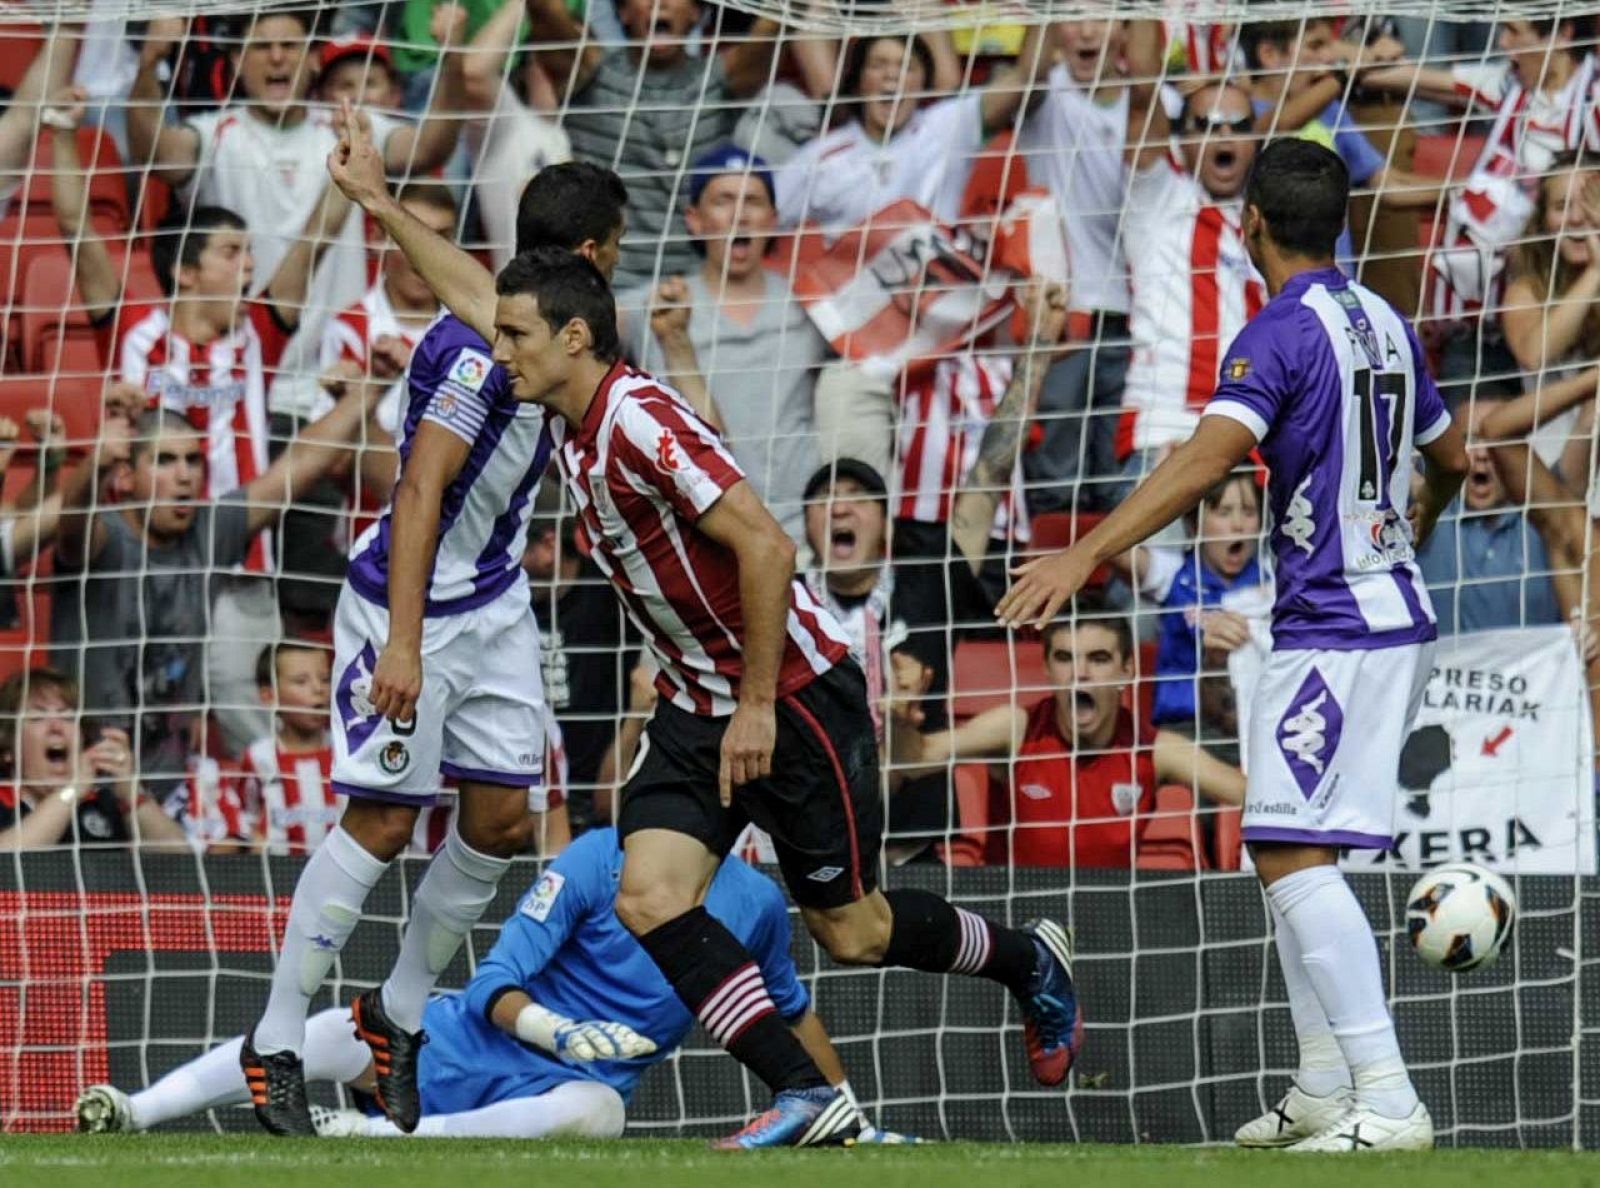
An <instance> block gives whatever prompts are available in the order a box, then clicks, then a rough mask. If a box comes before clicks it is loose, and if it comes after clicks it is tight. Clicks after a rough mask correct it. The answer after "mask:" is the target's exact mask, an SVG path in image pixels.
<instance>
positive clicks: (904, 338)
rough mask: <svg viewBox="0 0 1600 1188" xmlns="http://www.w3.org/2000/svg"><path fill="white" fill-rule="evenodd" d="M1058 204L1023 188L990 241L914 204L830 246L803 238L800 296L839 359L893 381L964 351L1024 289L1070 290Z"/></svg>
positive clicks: (899, 205)
mask: <svg viewBox="0 0 1600 1188" xmlns="http://www.w3.org/2000/svg"><path fill="white" fill-rule="evenodd" d="M1070 272H1071V268H1070V262H1069V256H1068V254H1067V245H1066V237H1065V235H1064V234H1063V231H1062V224H1061V214H1060V211H1059V209H1058V208H1057V206H1056V203H1055V199H1053V198H1051V197H1050V196H1049V195H1047V194H1044V193H1042V192H1039V191H1024V192H1023V193H1022V194H1020V195H1018V197H1017V199H1016V201H1015V202H1013V203H1012V205H1011V206H1010V207H1009V208H1008V210H1007V213H1006V215H1005V216H1004V217H1003V218H1002V219H1001V220H1000V221H999V224H998V225H997V226H996V227H995V229H994V234H993V236H992V238H986V237H984V236H983V235H980V234H979V233H978V232H976V231H974V230H972V229H969V228H966V227H952V226H950V225H948V224H946V223H943V222H941V221H940V220H938V219H936V218H934V216H933V215H932V214H930V213H929V212H928V210H927V209H926V208H924V207H922V206H920V205H918V204H917V203H915V202H912V201H911V200H910V199H900V200H899V201H896V202H892V203H890V204H889V205H888V206H885V207H884V208H883V209H882V210H880V211H878V212H877V214H875V215H873V216H872V217H871V218H869V219H868V220H867V221H866V222H864V223H862V224H861V226H859V227H857V228H855V229H854V230H853V231H849V232H846V233H845V234H843V235H841V236H839V237H838V238H837V239H835V240H833V241H832V242H828V241H826V240H825V239H824V238H823V237H821V236H818V235H803V236H802V237H801V241H800V243H799V245H798V247H797V249H796V257H795V280H794V291H795V295H796V296H797V297H799V299H800V301H801V303H802V304H803V305H804V306H805V308H806V312H807V313H808V314H810V316H811V320H812V322H813V323H814V324H815V325H816V327H817V329H818V330H819V331H821V333H822V336H823V337H824V338H826V339H827V340H828V341H829V343H831V344H832V346H833V349H834V350H835V351H837V352H838V353H839V354H840V356H842V357H843V358H846V359H850V360H853V361H855V362H857V363H860V364H861V365H862V367H863V368H864V369H866V370H867V371H869V372H871V373H872V374H874V375H877V376H879V377H881V378H885V379H891V378H893V377H894V376H897V375H899V374H900V373H901V372H902V371H904V370H906V368H907V366H908V365H909V364H911V363H913V362H914V361H916V360H919V359H929V360H931V359H937V358H939V357H941V356H944V355H948V354H951V353H954V352H957V351H960V350H962V349H964V348H965V347H967V346H968V345H970V344H971V343H972V342H974V341H975V340H976V339H977V338H978V337H979V336H981V335H983V334H986V333H987V332H988V331H989V330H991V329H993V328H994V327H995V326H996V325H998V324H999V323H1000V321H1001V320H1002V319H1003V318H1005V317H1006V316H1007V315H1008V314H1010V313H1011V312H1012V310H1013V309H1014V308H1015V300H1014V294H1015V292H1016V291H1017V286H1018V282H1019V281H1021V280H1023V279H1025V278H1027V277H1031V276H1038V277H1041V278H1043V279H1046V280H1051V281H1060V282H1062V283H1067V282H1068V281H1069V279H1070Z"/></svg>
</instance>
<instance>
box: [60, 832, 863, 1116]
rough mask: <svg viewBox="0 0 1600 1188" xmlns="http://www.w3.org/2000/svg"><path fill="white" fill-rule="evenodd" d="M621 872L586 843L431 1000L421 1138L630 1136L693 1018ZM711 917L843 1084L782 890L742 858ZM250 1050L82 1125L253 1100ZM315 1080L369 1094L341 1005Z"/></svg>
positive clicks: (321, 1030) (93, 1092) (316, 1051)
mask: <svg viewBox="0 0 1600 1188" xmlns="http://www.w3.org/2000/svg"><path fill="white" fill-rule="evenodd" d="M621 867H622V848H621V846H620V845H619V844H618V841H617V834H616V831H615V830H613V829H596V830H591V831H590V832H589V833H586V834H585V835H584V836H583V837H582V838H580V839H579V840H578V841H576V842H574V843H573V844H572V845H571V846H570V847H568V848H567V850H566V852H565V853H563V854H562V855H561V856H560V857H559V858H557V859H556V860H555V862H553V863H552V864H551V865H550V867H549V869H547V870H546V871H545V872H544V874H543V876H541V878H540V879H539V881H538V882H537V883H536V884H535V885H534V886H533V887H532V888H531V889H530V890H529V891H528V892H527V894H525V895H524V896H523V897H522V900H521V902H520V903H519V904H518V905H517V910H516V911H514V912H513V913H512V914H511V916H510V917H509V918H508V919H507V920H506V921H505V923H504V924H503V925H502V926H501V929H500V935H499V939H498V940H496V942H495V945H494V948H493V949H492V950H491V951H490V953H489V955H488V956H487V957H485V958H484V959H483V960H482V961H481V962H479V964H478V971H477V973H476V975H474V977H473V978H472V980H471V981H470V982H469V983H468V984H467V987H466V989H465V990H464V991H463V992H462V993H461V994H459V995H443V996H439V997H435V998H433V999H431V1000H430V1001H429V1003H428V1005H427V1008H426V1010H425V1011H424V1015H425V1017H426V1019H427V1025H428V1035H429V1037H430V1042H429V1044H428V1046H427V1048H425V1049H424V1050H423V1053H422V1062H421V1064H422V1067H421V1077H420V1080H421V1089H422V1106H423V1111H422V1121H421V1123H420V1124H419V1125H418V1126H417V1129H416V1132H415V1133H416V1134H417V1135H418V1136H425V1137H436V1138H518V1139H536V1138H556V1137H563V1136H565V1137H582V1138H616V1137H617V1136H618V1135H620V1134H621V1133H622V1128H623V1122H624V1116H625V1111H626V1104H627V1102H628V1100H629V1099H630V1098H631V1097H632V1096H633V1092H634V1089H635V1087H636V1086H637V1085H638V1083H639V1079H640V1078H641V1077H642V1076H644V1074H645V1073H646V1072H647V1071H649V1069H651V1068H652V1067H654V1066H655V1065H657V1064H659V1063H661V1062H662V1061H663V1060H665V1059H667V1057H668V1056H670V1055H671V1054H672V1052H673V1050H674V1049H676V1048H677V1047H678V1045H679V1044H681V1043H683V1041H684V1039H685V1038H687V1036H688V1034H689V1029H690V1028H691V1027H692V1026H693V1025H694V1016H693V1015H692V1014H690V1012H689V1011H688V1010H687V1009H686V1008H685V1007H684V1005H683V1003H682V1002H680V1001H679V999H678V996H677V995H676V994H674V993H673V991H672V987H671V986H670V985H668V984H667V981H666V979H665V978H663V977H662V976H661V973H660V971H659V970H657V969H656V967H655V965H654V964H653V963H652V962H651V960H650V958H649V957H648V956H647V955H646V954H645V951H644V950H643V949H642V948H641V947H640V946H639V942H638V941H636V940H634V938H633V937H632V936H631V935H629V933H628V931H627V929H625V928H623V926H622V924H621V923H620V922H619V921H618V920H617V916H616V912H615V911H614V910H613V906H612V904H613V897H614V896H615V894H616V880H617V877H618V873H619V871H620V869H621ZM706 907H707V908H708V909H709V910H710V911H712V912H714V913H716V915H717V918H718V919H720V920H723V921H725V922H726V924H727V927H728V928H729V929H730V930H732V931H733V932H734V933H735V934H736V935H738V936H740V937H742V938H743V939H744V940H745V942H746V943H747V944H748V945H749V946H750V949H751V951H752V952H753V953H754V954H755V956H756V958H757V959H758V960H759V961H760V963H761V969H762V972H763V974H764V975H765V977H766V978H767V980H768V982H769V984H770V985H771V986H772V995H773V999H774V1001H775V1002H776V1003H777V1004H778V1010H779V1012H780V1013H781V1015H782V1017H783V1019H784V1020H785V1022H786V1023H787V1025H788V1026H789V1027H790V1028H791V1030H792V1031H793V1033H794V1035H795V1036H796V1037H797V1039H798V1040H799V1042H800V1043H802V1044H803V1045H804V1046H805V1048H806V1050H807V1051H808V1052H811V1053H812V1054H813V1056H814V1058H815V1059H816V1061H817V1063H818V1065H819V1066H821V1067H822V1068H823V1069H824V1070H825V1071H826V1073H827V1075H828V1077H829V1080H830V1081H831V1082H832V1083H833V1084H835V1085H840V1086H844V1085H845V1073H844V1068H843V1066H842V1065H841V1064H840V1062H839V1057H838V1054H837V1053H836V1052H835V1051H834V1048H833V1045H832V1043H831V1042H830V1041H829V1039H828V1033H827V1032H826V1031H825V1030H824V1029H823V1026H822V1023H821V1021H820V1020H818V1018H817V1016H816V1014H815V1013H814V1012H813V1010H812V1007H811V1001H810V996H809V995H807V993H806V991H805V987H804V986H803V985H801V983H800V979H799V976H798V973H797V971H796V970H795V966H794V960H793V958H792V957H791V956H790V952H789V912H788V905H787V904H785V903H784V899H783V894H782V893H781V892H780V891H779V890H778V888H777V887H776V886H775V885H774V884H773V882H772V880H770V879H768V878H766V877H765V876H763V875H761V874H759V873H757V872H756V871H754V870H752V869H751V868H750V867H748V866H746V865H745V864H744V863H743V862H741V861H739V860H738V859H737V858H735V859H732V860H730V861H728V862H726V863H724V864H723V866H722V868H721V869H720V870H719V871H718V872H717V877H716V879H715V880H714V881H713V882H712V884H711V888H710V890H709V892H708V894H707V896H706ZM243 1042H244V1040H243V1038H242V1037H236V1038H234V1039H232V1040H229V1041H227V1042H226V1043H223V1044H221V1045H220V1046H218V1047H216V1048H213V1049H212V1050H211V1051H210V1052H207V1053H205V1054H204V1055H202V1056H200V1057H198V1058H196V1059H194V1060H191V1061H189V1062H188V1063H187V1064H184V1065H182V1066H181V1067H179V1068H176V1069H173V1070H172V1071H171V1072H169V1073H168V1074H167V1075H166V1076H164V1077H162V1078H161V1079H160V1080H159V1081H157V1082H156V1083H155V1084H154V1085H151V1086H150V1087H149V1088H147V1089H143V1090H141V1091H139V1092H137V1093H131V1094H130V1093H125V1092H123V1091H122V1090H120V1089H117V1088H115V1087H114V1086H111V1085H91V1086H90V1087H89V1088H88V1089H86V1090H84V1092H83V1093H82V1094H81V1095H80V1096H79V1098H78V1104H77V1120H78V1129H79V1130H80V1131H85V1132H88V1133H111V1132H125V1131H140V1130H148V1129H150V1128H151V1127H154V1126H159V1125H161V1124H162V1123H163V1122H168V1121H171V1120H173V1119H175V1118H182V1117H185V1116H187V1115H189V1114H195V1113H199V1112H200V1111H202V1110H209V1109H215V1108H217V1107H219V1106H226V1105H235V1104H238V1103H240V1102H244V1101H248V1100H249V1094H248V1091H247V1090H246V1088H245V1079H244V1077H243V1076H242V1075H241V1073H240V1070H239V1050H240V1047H241V1046H242V1044H243ZM306 1073H307V1076H308V1077H310V1078H311V1079H313V1080H319V1081H323V1080H326V1081H334V1082H339V1083H343V1084H346V1085H349V1086H351V1087H352V1088H354V1089H357V1090H363V1091H366V1090H370V1089H371V1087H372V1083H373V1060H372V1053H371V1052H370V1051H369V1050H368V1049H367V1047H366V1045H365V1044H363V1043H362V1042H361V1041H360V1040H359V1039H357V1038H356V1037H355V1036H353V1035H352V1034H351V1031H350V1016H349V1012H348V1011H345V1010H343V1009H340V1008H338V1007H334V1008H330V1009H329V1010H326V1011H322V1012H320V1013H319V1014H318V1015H316V1016H315V1017H314V1018H313V1019H312V1020H311V1021H310V1023H309V1026H308V1028H307V1042H306ZM845 1091H846V1092H848V1090H847V1089H846V1090H845ZM317 1115H318V1116H317V1130H318V1132H319V1133H320V1134H323V1135H337V1136H368V1137H383V1138H389V1137H398V1136H402V1135H403V1134H404V1133H405V1132H404V1131H402V1130H400V1129H399V1128H398V1127H397V1126H395V1125H394V1123H392V1122H390V1121H389V1120H388V1119H386V1118H382V1117H368V1116H366V1115H365V1114H361V1113H358V1112H356V1111H353V1110H341V1111H333V1110H321V1109H319V1110H318V1111H317ZM860 1124H861V1125H864V1124H865V1119H861V1122H860ZM877 1137H879V1138H881V1139H893V1137H894V1136H883V1135H879V1136H877Z"/></svg>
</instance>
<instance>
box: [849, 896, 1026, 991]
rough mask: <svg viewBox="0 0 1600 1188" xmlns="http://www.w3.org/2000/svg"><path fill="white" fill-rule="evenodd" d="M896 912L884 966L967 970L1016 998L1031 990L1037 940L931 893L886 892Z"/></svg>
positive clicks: (945, 970) (961, 972)
mask: <svg viewBox="0 0 1600 1188" xmlns="http://www.w3.org/2000/svg"><path fill="white" fill-rule="evenodd" d="M884 898H885V899H886V900H888V902H889V908H890V910H891V911H892V912H893V913H894V920H893V923H892V924H891V925H890V931H889V945H888V948H887V949H885V951H884V955H883V960H882V962H881V964H883V965H900V966H904V967H906V968H907V969H920V970H924V971H925V972H927V973H955V974H969V975H972V976H974V977H980V978H988V979H990V980H991V981H995V982H999V983H1000V984H1001V985H1002V986H1004V987H1006V988H1007V989H1008V990H1010V991H1011V992H1012V993H1013V994H1016V995H1018V996H1022V995H1026V994H1028V993H1029V992H1030V989H1031V983H1032V980H1033V976H1034V972H1035V970H1036V968H1037V965H1038V956H1037V950H1036V948H1035V946H1034V943H1033V938H1032V937H1031V936H1029V935H1028V934H1027V933H1026V932H1022V931H1020V930H1018V929H1015V928H1005V927H1002V926H1001V925H998V924H995V923H993V922H992V921H990V920H986V919H984V917H982V916H980V915H978V914H977V913H976V912H969V911H967V910H966V909H965V908H958V907H956V906H954V905H953V904H951V903H949V902H948V901H946V900H944V899H942V898H940V897H939V896H937V895H935V894H934V893H933V892H931V891H920V890H917V889H915V888H903V889H901V890H898V891H886V892H884Z"/></svg>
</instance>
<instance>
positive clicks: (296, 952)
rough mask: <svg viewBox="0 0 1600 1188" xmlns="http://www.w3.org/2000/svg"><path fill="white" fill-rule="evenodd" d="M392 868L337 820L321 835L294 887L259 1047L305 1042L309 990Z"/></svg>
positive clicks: (292, 1048) (259, 1027) (296, 1046)
mask: <svg viewBox="0 0 1600 1188" xmlns="http://www.w3.org/2000/svg"><path fill="white" fill-rule="evenodd" d="M388 869H389V864H388V863H387V862H385V861H383V860H382V859H381V858H377V857H374V856H373V855H372V854H369V853H367V851H366V850H365V849H364V848H363V847H362V845H361V843H360V842H358V841H356V839H355V838H353V837H352V836H350V834H348V833H346V832H345V831H344V829H343V828H341V827H339V826H335V827H334V828H333V830H332V831H331V832H329V834H328V836H327V837H325V838H323V839H322V844H321V845H320V846H318V847H317V849H316V852H315V853H314V854H312V855H311V858H310V860H309V861H308V862H307V863H306V864H305V868H304V869H303V870H301V872H300V881H299V882H298V883H296V884H295V887H294V902H293V904H292V905H291V906H290V908H289V925H288V927H287V928H286V929H285V930H284V934H283V948H282V949H281V950H280V951H279V953H278V965H277V968H275V969H274V970H273V971H272V990H271V992H270V993H269V994H268V996H267V1009H266V1010H265V1011H264V1012H262V1015H261V1022H259V1023H257V1024H256V1029H255V1048H256V1051H257V1052H259V1053H261V1054H262V1055H263V1056H265V1055H267V1054H268V1053H269V1052H283V1051H289V1052H299V1051H300V1050H301V1048H302V1047H303V1046H304V1044H305V1034H306V1012H307V1011H308V1010H309V1009H310V1008H311V996H312V995H313V994H315V993H316V992H317V990H318V988H319V987H320V986H321V985H322V983H323V981H324V980H326V978H327V976H328V971H329V970H330V969H332V968H333V961H334V958H336V957H337V956H338V955H339V951H340V950H341V949H343V948H344V943H345V941H347V940H349V939H350V934H351V933H352V932H354V931H355V927H356V922H357V921H359V920H360V919H361V907H362V905H363V904H365V903H366V902H367V894H368V892H370V891H371V890H372V888H373V887H374V886H375V885H376V884H377V882H378V880H379V879H381V878H382V877H383V872H384V871H386V870H388Z"/></svg>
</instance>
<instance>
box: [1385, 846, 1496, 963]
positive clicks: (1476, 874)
mask: <svg viewBox="0 0 1600 1188" xmlns="http://www.w3.org/2000/svg"><path fill="white" fill-rule="evenodd" d="M1516 918H1517V897H1516V896H1515V895H1514V894H1512V891H1511V884H1509V883H1507V882H1506V881H1505V880H1504V879H1503V878H1501V877H1500V876H1499V875H1497V874H1495V873H1494V871H1492V870H1486V869H1484V868H1483V867H1481V866H1479V865H1477V864H1476V863H1473V862H1452V863H1450V864H1449V865H1447V866H1439V867H1435V868H1434V869H1433V870H1430V871H1429V872H1428V873H1427V874H1425V875H1423V876H1422V877H1421V878H1420V879H1418V880H1417V881H1416V883H1415V885H1413V886H1412V888H1411V894H1410V895H1408V896H1406V932H1407V933H1408V934H1409V935H1410V937H1411V947H1412V948H1414V949H1416V951H1417V956H1418V957H1421V958H1422V959H1423V960H1424V961H1426V962H1427V963H1428V964H1429V965H1433V966H1437V967H1438V968H1439V969H1447V970H1449V971H1450V972H1451V973H1465V972H1466V971H1467V970H1469V969H1482V968H1483V967H1484V966H1487V965H1492V964H1494V959H1495V958H1496V957H1498V956H1500V950H1501V949H1502V948H1504V947H1505V943H1506V939H1507V938H1508V937H1510V935H1511V927H1512V925H1513V924H1514V923H1515V922H1516Z"/></svg>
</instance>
